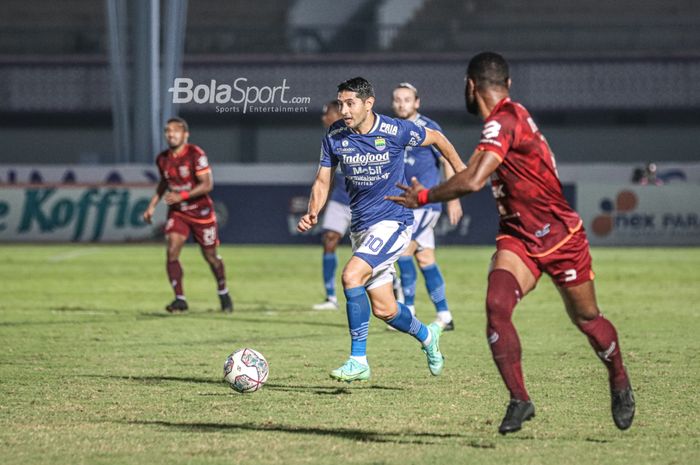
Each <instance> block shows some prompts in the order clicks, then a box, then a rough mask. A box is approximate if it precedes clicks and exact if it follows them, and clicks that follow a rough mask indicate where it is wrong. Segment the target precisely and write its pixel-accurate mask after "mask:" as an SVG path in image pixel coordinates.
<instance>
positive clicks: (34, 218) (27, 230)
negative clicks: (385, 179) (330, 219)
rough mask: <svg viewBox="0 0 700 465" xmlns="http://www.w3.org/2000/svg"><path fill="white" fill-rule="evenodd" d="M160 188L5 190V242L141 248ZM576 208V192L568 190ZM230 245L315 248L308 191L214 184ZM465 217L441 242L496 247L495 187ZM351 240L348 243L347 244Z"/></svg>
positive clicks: (441, 225) (0, 227) (447, 227)
mask: <svg viewBox="0 0 700 465" xmlns="http://www.w3.org/2000/svg"><path fill="white" fill-rule="evenodd" d="M154 191H155V185H153V186H142V187H134V186H128V185H102V186H82V187H81V186H65V185H64V186H50V185H45V186H36V187H33V186H29V187H27V186H24V187H19V186H17V187H2V188H0V241H3V242H43V241H46V242H136V241H138V242H141V241H149V240H160V239H162V237H163V225H164V224H165V221H166V211H167V207H166V206H165V204H164V203H163V202H162V201H161V203H160V204H159V205H158V208H157V210H156V213H155V215H154V217H153V224H152V225H149V224H146V223H144V221H143V219H142V217H141V215H142V214H143V211H144V210H145V208H146V206H147V205H148V201H149V199H150V198H151V196H152V195H153V193H154ZM564 194H565V196H566V197H567V198H568V199H569V201H570V202H572V205H575V189H574V186H572V185H565V186H564ZM211 196H212V198H213V199H214V203H215V209H216V215H217V219H218V222H219V238H220V240H221V242H222V243H225V244H317V243H319V242H320V240H321V238H320V234H321V233H322V230H321V227H320V225H319V226H317V227H316V228H314V229H313V230H312V231H311V232H310V233H306V234H302V233H299V232H298V231H297V230H296V225H297V223H298V221H299V218H300V217H301V216H302V215H303V214H304V213H305V212H306V207H307V205H308V201H309V198H308V196H309V186H308V185H302V184H275V185H272V184H256V185H240V184H216V187H215V189H214V191H213V192H212V194H211ZM462 209H463V210H464V216H463V217H462V219H461V220H460V222H459V223H458V224H457V225H451V224H450V223H449V221H448V219H447V216H446V215H442V217H441V218H440V221H439V222H438V224H437V226H436V227H435V235H436V237H437V241H438V243H439V244H444V245H447V244H483V245H492V244H494V243H495V237H496V232H497V229H498V215H497V214H496V207H495V205H494V201H493V198H492V195H491V190H490V189H489V188H485V189H482V190H481V191H479V192H477V193H474V194H472V195H470V196H468V197H466V198H463V199H462ZM346 241H347V239H346Z"/></svg>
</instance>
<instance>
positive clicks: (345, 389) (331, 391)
mask: <svg viewBox="0 0 700 465" xmlns="http://www.w3.org/2000/svg"><path fill="white" fill-rule="evenodd" d="M264 389H265V390H270V391H288V392H311V393H313V394H316V395H319V396H323V395H327V396H336V395H346V394H352V391H371V390H384V391H403V390H404V388H401V387H391V386H380V385H378V384H369V385H357V384H355V385H353V387H352V388H350V387H349V385H343V386H339V387H337V386H307V385H293V384H277V383H267V384H265V387H264Z"/></svg>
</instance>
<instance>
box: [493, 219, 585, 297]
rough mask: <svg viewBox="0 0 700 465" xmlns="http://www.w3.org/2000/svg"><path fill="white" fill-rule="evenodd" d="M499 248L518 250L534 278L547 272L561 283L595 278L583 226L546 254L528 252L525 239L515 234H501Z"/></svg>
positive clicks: (514, 251)
mask: <svg viewBox="0 0 700 465" xmlns="http://www.w3.org/2000/svg"><path fill="white" fill-rule="evenodd" d="M496 249H497V250H509V251H511V252H513V253H515V254H516V255H517V256H518V257H520V259H521V260H522V261H523V263H525V265H527V267H528V268H529V269H530V271H532V274H533V275H535V279H537V280H539V279H540V276H542V273H547V274H548V275H549V276H551V277H552V280H553V281H554V284H556V285H557V286H559V287H572V286H578V285H579V284H583V283H585V282H586V281H592V280H593V278H595V274H594V273H593V269H592V268H591V262H592V260H591V253H590V250H589V246H588V238H586V232H585V231H583V230H579V231H577V232H575V233H574V234H573V235H572V236H571V238H570V239H569V240H568V241H566V242H565V243H564V244H562V245H561V247H559V248H558V249H556V250H554V251H553V252H551V253H549V254H547V255H545V256H543V257H533V256H531V255H529V254H528V253H527V250H526V249H525V245H524V244H523V243H522V241H521V240H520V239H517V238H515V237H513V236H501V239H499V240H498V241H497V242H496Z"/></svg>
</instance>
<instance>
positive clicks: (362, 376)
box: [331, 358, 371, 383]
mask: <svg viewBox="0 0 700 465" xmlns="http://www.w3.org/2000/svg"><path fill="white" fill-rule="evenodd" d="M370 374H371V372H370V369H369V365H363V364H361V363H360V362H358V361H357V360H354V359H352V358H349V359H348V361H347V362H345V364H344V365H343V366H342V367H340V368H336V369H335V370H333V371H331V378H333V379H335V380H337V381H345V382H346V383H351V382H353V381H367V380H368V379H369V377H370Z"/></svg>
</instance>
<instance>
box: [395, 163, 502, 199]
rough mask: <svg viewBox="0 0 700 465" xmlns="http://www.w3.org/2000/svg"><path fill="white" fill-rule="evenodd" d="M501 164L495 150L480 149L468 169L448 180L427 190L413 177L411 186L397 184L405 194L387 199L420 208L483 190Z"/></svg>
mask: <svg viewBox="0 0 700 465" xmlns="http://www.w3.org/2000/svg"><path fill="white" fill-rule="evenodd" d="M500 164H501V159H500V158H499V157H498V155H497V154H495V153H494V152H491V151H485V150H482V151H478V152H476V153H475V154H474V155H473V156H472V157H471V159H470V160H469V166H468V167H467V169H465V170H464V171H461V172H459V173H457V174H455V175H454V176H452V178H450V179H449V180H448V181H445V182H443V183H442V184H438V185H437V186H435V187H433V188H432V189H430V190H427V189H426V188H425V186H423V185H422V184H421V183H419V182H418V180H417V179H416V178H413V179H411V185H410V186H404V185H403V184H397V186H398V187H399V188H401V189H402V190H403V191H404V192H403V194H401V195H400V196H388V197H387V200H391V201H392V202H396V203H398V204H400V205H404V206H406V207H408V208H418V207H420V206H422V205H425V204H426V203H434V202H445V201H447V200H452V199H456V198H458V197H462V196H464V195H467V194H471V193H472V192H477V191H479V190H481V188H482V187H484V185H485V184H486V182H487V181H488V179H489V177H490V176H491V173H493V172H494V171H496V168H498V165H500Z"/></svg>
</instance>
